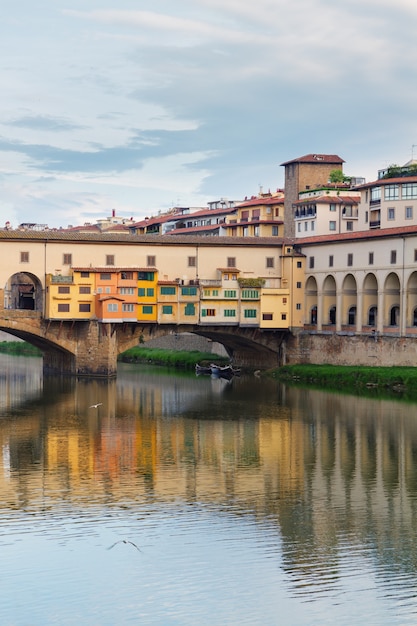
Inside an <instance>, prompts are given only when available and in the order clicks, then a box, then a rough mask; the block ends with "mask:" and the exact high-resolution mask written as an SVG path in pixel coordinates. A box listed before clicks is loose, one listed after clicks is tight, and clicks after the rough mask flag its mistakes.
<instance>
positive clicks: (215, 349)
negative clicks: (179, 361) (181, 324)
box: [144, 333, 227, 357]
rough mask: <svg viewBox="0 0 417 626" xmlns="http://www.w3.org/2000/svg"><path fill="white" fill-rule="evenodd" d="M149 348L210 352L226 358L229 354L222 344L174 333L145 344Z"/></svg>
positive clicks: (189, 334)
mask: <svg viewBox="0 0 417 626" xmlns="http://www.w3.org/2000/svg"><path fill="white" fill-rule="evenodd" d="M144 345H145V346H146V347H147V348H163V349H164V350H187V351H193V350H197V351H198V352H210V353H212V354H217V355H219V356H226V357H227V352H226V350H225V348H224V346H222V344H221V343H217V342H215V341H211V340H210V339H207V338H206V337H201V336H199V335H194V334H193V333H173V334H170V335H164V336H163V337H158V338H156V339H150V340H149V341H146V342H145V344H144Z"/></svg>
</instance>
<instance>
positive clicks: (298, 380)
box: [264, 364, 417, 397]
mask: <svg viewBox="0 0 417 626" xmlns="http://www.w3.org/2000/svg"><path fill="white" fill-rule="evenodd" d="M264 375H266V376H268V377H272V378H276V379H277V380H281V381H283V382H289V383H293V384H303V385H312V386H315V387H320V388H326V389H329V388H331V389H334V390H339V391H341V390H346V391H352V390H354V391H356V392H357V391H358V390H367V391H369V390H371V389H375V390H378V391H381V390H383V391H390V392H392V393H395V394H404V393H407V394H409V395H413V396H415V397H416V396H417V368H415V367H365V366H357V367H355V366H351V365H349V366H344V365H310V364H306V365H285V366H283V367H280V368H275V369H273V370H268V371H267V372H265V373H264Z"/></svg>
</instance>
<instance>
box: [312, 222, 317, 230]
mask: <svg viewBox="0 0 417 626" xmlns="http://www.w3.org/2000/svg"><path fill="white" fill-rule="evenodd" d="M315 228H316V222H314V221H313V222H311V230H315Z"/></svg>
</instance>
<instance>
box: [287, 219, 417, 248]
mask: <svg viewBox="0 0 417 626" xmlns="http://www.w3.org/2000/svg"><path fill="white" fill-rule="evenodd" d="M416 234H417V224H413V225H412V226H398V227H396V228H380V229H379V228H375V229H372V230H361V231H358V232H349V233H340V234H337V235H316V236H315V237H300V238H299V239H296V240H295V241H296V244H299V245H301V246H307V245H309V244H317V243H326V244H327V243H332V242H333V241H334V242H337V241H362V240H364V239H383V238H386V237H398V236H402V235H403V236H407V235H416Z"/></svg>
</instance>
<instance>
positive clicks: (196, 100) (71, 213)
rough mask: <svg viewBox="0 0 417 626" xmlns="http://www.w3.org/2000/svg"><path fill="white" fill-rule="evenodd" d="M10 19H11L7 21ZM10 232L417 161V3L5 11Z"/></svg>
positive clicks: (21, 1)
mask: <svg viewBox="0 0 417 626" xmlns="http://www.w3.org/2000/svg"><path fill="white" fill-rule="evenodd" d="M6 5H7V6H6ZM2 8H3V11H2V20H1V24H0V33H1V37H0V46H1V55H0V84H1V97H0V111H1V114H0V184H1V193H0V227H3V226H4V224H5V222H6V221H10V222H11V225H12V227H14V228H15V227H17V226H18V225H19V224H21V223H25V222H31V223H32V222H35V223H37V224H47V225H48V226H49V227H50V228H55V227H67V226H68V225H74V226H75V225H79V224H84V223H87V222H90V223H95V222H96V220H97V219H100V218H103V217H108V216H109V215H111V214H112V212H113V211H115V213H116V215H118V216H121V217H126V218H131V217H133V219H134V220H140V219H143V218H144V217H150V216H152V215H157V214H158V212H164V211H166V210H167V209H169V208H171V207H173V206H183V207H204V206H207V203H208V202H211V201H214V200H218V199H220V198H228V199H230V200H242V199H244V198H245V197H246V196H251V195H256V194H258V193H259V191H261V190H262V191H264V192H265V191H268V190H271V191H274V190H275V189H277V188H282V187H283V184H284V168H283V167H282V166H281V164H282V163H283V162H285V161H289V160H292V159H295V158H297V157H300V156H303V155H305V154H310V153H323V154H337V155H338V156H340V157H341V158H342V159H344V161H345V164H344V172H345V174H347V175H352V176H362V177H365V178H366V180H367V181H372V180H375V179H376V178H377V172H378V169H383V168H385V167H387V166H388V165H391V164H398V165H404V164H405V163H406V162H407V161H409V160H410V159H411V158H412V157H414V158H417V45H416V40H417V2H416V0H396V2H392V0H343V2H342V1H341V0H339V1H338V0H256V2H254V1H253V0H251V1H249V0H175V2H174V0H152V1H150V0H149V1H148V0H117V2H116V0H82V1H81V0H72V1H71V3H68V2H66V1H62V0H37V1H36V2H34V1H33V0H13V2H12V1H11V0H3V2H2Z"/></svg>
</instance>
